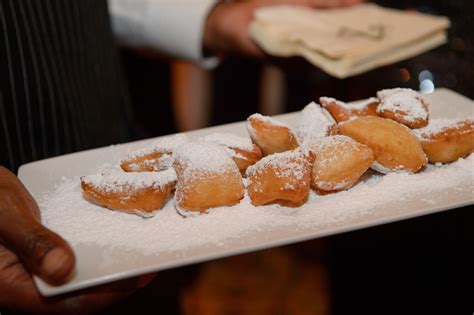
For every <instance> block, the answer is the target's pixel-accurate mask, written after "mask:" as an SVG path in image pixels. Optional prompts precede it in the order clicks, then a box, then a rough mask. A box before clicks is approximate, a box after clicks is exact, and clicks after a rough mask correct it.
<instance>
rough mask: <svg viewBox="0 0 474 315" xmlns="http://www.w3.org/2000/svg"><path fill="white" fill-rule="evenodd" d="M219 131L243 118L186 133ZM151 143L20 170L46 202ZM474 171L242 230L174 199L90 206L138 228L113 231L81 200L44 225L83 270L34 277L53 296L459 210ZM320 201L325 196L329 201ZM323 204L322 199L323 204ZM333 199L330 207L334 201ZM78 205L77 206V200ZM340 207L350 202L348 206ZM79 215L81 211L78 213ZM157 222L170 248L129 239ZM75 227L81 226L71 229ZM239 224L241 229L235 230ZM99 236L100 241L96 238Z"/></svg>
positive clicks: (437, 111)
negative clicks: (153, 212)
mask: <svg viewBox="0 0 474 315" xmlns="http://www.w3.org/2000/svg"><path fill="white" fill-rule="evenodd" d="M425 97H426V99H427V100H428V101H429V103H430V113H431V117H432V118H433V117H434V118H436V117H447V118H455V117H466V116H471V117H472V116H473V114H474V102H473V101H472V100H470V99H468V98H466V97H464V96H462V95H459V94H457V93H455V92H453V91H450V90H447V89H438V90H436V91H435V92H434V93H432V94H426V95H425ZM277 118H278V119H279V120H281V121H284V122H286V123H288V124H290V125H294V124H295V121H296V119H297V118H298V113H290V114H284V115H280V116H277ZM214 132H231V133H235V134H240V135H245V134H246V129H245V123H244V122H238V123H233V124H228V125H222V126H216V127H212V128H206V129H201V130H196V131H193V132H189V133H188V134H189V135H190V136H193V137H200V136H204V135H207V134H210V133H214ZM149 141H150V139H148V140H144V141H138V142H133V143H127V144H122V145H115V146H110V147H105V148H99V149H95V150H89V151H84V152H78V153H74V154H69V155H64V156H60V157H55V158H51V159H46V160H42V161H37V162H33V163H30V164H26V165H23V166H22V167H21V168H20V170H19V178H20V179H21V180H22V181H23V183H24V184H25V185H26V187H27V188H28V190H29V191H30V192H31V193H32V195H33V196H34V197H35V198H36V199H37V200H42V199H43V198H44V197H45V196H47V195H49V194H52V193H53V192H54V191H55V190H56V189H57V188H58V187H59V188H60V187H61V185H63V184H64V182H65V181H67V180H69V182H72V181H74V180H75V181H77V182H78V181H79V176H83V175H87V174H93V173H96V172H97V171H98V170H99V167H100V166H101V165H104V164H109V165H110V164H114V163H116V162H117V161H118V160H119V159H120V158H122V157H124V156H125V155H126V153H127V152H130V151H131V150H135V149H138V148H140V147H143V145H144V144H145V143H146V142H149ZM466 161H467V163H471V164H472V161H473V160H472V159H469V160H466ZM466 161H465V162H466ZM470 161H471V162H470ZM471 166H473V165H471ZM472 169H474V168H472V167H471V171H470V172H468V173H469V174H468V175H467V176H466V175H464V177H463V180H459V181H457V179H451V182H452V184H451V185H450V186H446V187H447V188H445V189H443V190H441V191H436V190H433V189H426V191H424V190H423V186H422V188H421V192H420V184H417V185H418V186H416V185H415V183H414V182H413V181H411V180H410V179H411V178H410V177H407V182H406V185H415V186H416V187H418V188H417V189H418V191H419V193H418V194H416V193H415V194H407V195H406V196H402V197H401V198H397V199H396V200H391V201H390V200H387V202H386V203H384V202H383V200H382V201H380V200H379V203H378V204H370V203H369V202H363V199H364V198H361V199H362V201H361V200H359V203H360V204H359V206H358V207H359V208H358V211H357V213H354V215H351V213H350V211H351V207H353V205H349V203H348V204H347V213H345V214H344V215H341V213H342V212H341V210H338V211H336V210H334V212H332V211H331V209H321V208H315V209H307V208H306V209H304V211H301V212H298V211H297V210H296V211H294V212H285V211H281V210H275V211H276V212H272V211H273V210H272V209H270V208H262V212H261V213H265V211H266V212H267V213H270V212H271V213H272V214H271V215H269V217H272V218H273V217H277V219H278V220H279V221H278V222H280V223H281V222H282V221H284V220H285V218H288V223H287V224H272V223H271V222H268V224H266V223H265V221H264V220H263V221H262V222H263V223H262V224H260V225H259V226H258V228H255V229H247V230H245V231H240V232H239V230H238V229H236V226H235V225H236V224H237V223H235V222H227V221H226V212H225V211H226V209H219V210H218V211H217V212H215V213H213V212H211V213H210V214H208V215H204V216H198V217H195V218H186V219H185V218H181V217H179V216H178V214H176V213H174V212H173V211H174V209H173V205H172V200H171V201H170V202H168V204H167V205H166V206H165V209H164V210H163V214H161V213H160V214H158V215H157V216H156V217H154V218H152V219H147V220H145V219H142V218H139V217H137V216H133V215H129V214H123V213H117V212H112V211H110V210H106V209H102V208H100V207H96V206H89V208H90V207H95V208H93V209H92V210H91V209H88V210H87V211H92V212H88V213H91V215H92V216H93V215H95V214H97V215H100V216H101V217H102V218H104V216H110V224H109V225H113V224H114V222H118V221H114V220H121V222H123V221H124V220H129V221H128V222H130V229H132V228H133V229H134V230H133V231H132V230H130V229H127V228H125V229H124V230H118V229H117V228H115V229H114V228H113V226H112V227H111V226H105V225H102V226H101V225H100V224H99V223H96V222H95V221H94V220H92V219H91V220H89V221H87V212H86V209H81V205H82V204H80V203H78V206H77V209H74V212H73V214H72V215H71V216H70V217H68V218H63V219H62V221H60V222H61V224H60V225H58V223H57V222H56V223H55V224H53V223H54V220H51V218H49V219H47V220H45V224H46V225H47V226H48V227H50V228H52V229H53V230H55V231H58V232H59V233H60V234H61V235H63V236H64V237H65V238H66V240H68V241H69V242H70V243H71V244H72V247H73V249H74V251H75V254H76V258H77V270H76V274H75V276H74V277H73V279H72V280H71V281H70V282H69V283H67V284H65V285H62V286H57V287H55V286H50V285H48V284H46V283H44V282H43V281H41V280H40V279H38V278H35V281H36V284H37V287H38V289H39V291H40V292H41V294H43V295H44V296H55V295H58V294H63V293H67V292H71V291H74V290H79V289H83V288H87V287H91V286H95V285H99V284H104V283H107V282H111V281H115V280H120V279H124V278H127V277H132V276H137V275H142V274H145V273H149V272H154V271H159V270H163V269H168V268H174V267H178V266H183V265H186V264H192V263H197V262H203V261H208V260H212V259H216V258H221V257H226V256H231V255H236V254H241V253H246V252H251V251H256V250H260V249H264V248H269V247H274V246H279V245H284V244H290V243H295V242H299V241H304V240H310V239H315V238H319V237H323V236H328V235H334V234H338V233H343V232H347V231H353V230H357V229H362V228H365V227H370V226H375V225H380V224H384V223H388V222H394V221H399V220H404V219H408V218H412V217H417V216H421V215H427V214H431V213H435V212H438V211H443V210H448V209H454V208H457V207H461V206H465V205H469V204H472V203H473V200H474V196H473V171H472ZM406 176H411V175H406ZM429 176H434V177H433V178H432V179H430V178H429V177H426V176H425V177H424V180H438V181H439V180H443V179H442V178H439V176H438V175H435V173H433V175H429ZM436 176H438V178H436ZM77 186H78V185H77ZM415 186H413V187H414V190H416V189H415V188H416V187H415ZM427 188H428V187H427ZM354 189H356V188H354ZM361 191H362V190H361ZM344 193H350V192H344ZM77 195H78V196H79V195H80V190H79V189H78V190H77ZM329 198H331V197H329ZM321 200H322V201H324V200H323V199H321ZM346 200H347V198H346ZM322 204H323V205H324V203H322ZM328 204H329V205H330V204H331V203H328ZM72 206H73V207H74V205H72ZM342 206H343V207H345V205H342ZM338 207H339V208H341V205H338ZM45 210H47V209H42V211H43V212H47V211H45ZM244 210H245V209H244ZM244 210H242V213H245V211H244ZM252 211H254V210H252ZM277 211H280V212H277ZM311 211H314V212H317V211H321V212H323V211H325V212H324V213H325V214H324V215H320V216H319V217H316V218H317V219H318V220H317V221H318V222H308V224H301V222H303V221H302V220H299V221H298V216H301V217H303V216H304V215H308V213H309V212H311ZM81 212H82V213H81ZM229 213H230V212H229ZM254 213H256V214H257V216H258V218H259V219H260V220H261V219H262V218H263V219H265V217H264V216H263V217H262V215H261V213H260V212H254ZM274 213H277V214H274ZM43 214H46V215H45V217H46V218H48V213H43ZM75 214H77V218H76V217H75ZM59 215H61V214H59ZM232 215H233V216H234V217H231V219H232V220H234V219H236V220H237V219H238V220H241V222H243V223H244V225H245V220H248V222H249V226H252V224H255V223H254V221H255V220H256V218H255V217H252V216H249V217H248V218H246V217H245V218H242V217H238V214H235V211H234V212H233V214H232ZM309 215H310V213H309ZM49 217H50V216H49ZM85 217H86V218H85ZM80 218H82V219H81V220H84V222H87V224H83V225H81V226H80V227H79V228H78V222H76V220H80ZM167 218H168V219H169V218H173V219H172V221H170V223H169V224H170V226H169V229H170V230H169V233H170V235H167V234H166V233H167V227H166V226H165V225H166V222H167V221H163V220H167ZM308 218H311V216H308ZM300 219H301V218H300ZM153 220H155V221H153ZM160 220H162V221H160ZM190 220H191V221H190ZM212 220H214V221H212ZM313 221H314V218H313ZM52 222H53V223H52ZM97 222H98V221H97ZM200 222H202V224H203V226H204V224H206V227H207V228H209V226H210V225H212V222H215V223H216V224H215V225H216V226H214V227H213V228H212V229H210V230H209V231H207V230H203V231H202V233H201V232H200V231H199V224H200ZM292 222H299V223H292ZM81 224H82V223H81ZM102 224H103V222H102ZM153 224H156V226H157V233H163V234H162V235H163V243H165V240H167V241H168V242H169V241H170V240H176V242H175V243H172V245H171V246H170V245H169V244H168V246H165V247H164V246H161V247H160V246H158V245H160V244H158V243H159V242H158V243H157V246H156V251H153V250H152V251H150V248H153V245H150V244H146V245H147V246H146V249H147V250H146V251H144V250H143V248H142V247H140V246H137V247H136V248H133V245H132V247H131V246H130V243H127V233H140V230H141V228H140V227H141V226H143V231H145V230H147V231H149V229H150V226H152V225H153ZM180 224H183V226H184V224H186V226H188V227H189V228H186V230H187V231H186V233H183V236H182V237H183V238H182V242H183V243H185V242H187V243H186V244H188V245H189V246H187V245H186V244H180V242H181V241H180V236H179V235H178V236H176V235H171V234H172V233H175V234H176V233H179V231H180V230H179V225H180ZM232 224H234V225H232ZM171 225H173V226H171ZM137 227H138V228H137ZM74 229H76V230H77V229H79V230H78V231H76V232H73V230H74ZM81 229H82V231H81ZM234 230H235V232H233V231H234ZM190 231H197V232H195V235H194V236H193V235H191V236H190V235H189V233H190ZM213 231H214V233H216V235H217V236H216V237H217V238H219V237H220V238H223V237H224V236H225V239H217V240H216V241H209V240H210V239H212V237H210V236H209V235H206V234H209V233H213ZM75 233H76V234H75ZM78 233H79V234H78ZM107 233H108V234H107ZM114 233H116V235H115V236H116V238H117V243H116V244H109V243H107V242H100V240H101V238H102V237H103V238H104V239H105V238H107V239H112V240H113V239H114V237H115V236H114ZM226 233H227V234H226ZM232 233H234V234H232ZM84 234H87V237H89V239H90V241H87V242H85V241H81V240H79V241H78V240H77V239H75V235H82V236H84ZM190 237H191V238H194V241H195V245H193V244H194V243H193V240H192V239H190ZM186 238H187V239H186ZM94 239H95V240H97V242H96V241H95V240H94ZM199 239H201V242H199V241H198V240H199ZM120 240H123V242H124V244H125V243H127V244H128V245H129V246H128V247H127V246H121V243H120ZM150 241H156V238H155V239H153V238H152V239H148V238H147V236H144V239H143V242H150ZM161 245H163V244H161ZM144 248H145V247H144Z"/></svg>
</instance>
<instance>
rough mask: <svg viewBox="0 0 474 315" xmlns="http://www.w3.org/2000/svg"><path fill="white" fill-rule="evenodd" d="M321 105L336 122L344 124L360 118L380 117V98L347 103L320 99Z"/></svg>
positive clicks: (331, 99)
mask: <svg viewBox="0 0 474 315" xmlns="http://www.w3.org/2000/svg"><path fill="white" fill-rule="evenodd" d="M319 103H320V104H321V106H322V107H324V108H325V109H326V110H327V111H328V112H329V113H331V115H332V117H333V118H334V120H335V121H337V122H338V123H339V122H342V121H346V120H349V119H353V118H354V117H359V116H378V114H377V106H378V105H379V103H380V101H379V99H378V98H375V97H371V98H368V99H366V100H361V101H356V102H350V103H345V102H341V101H338V100H336V99H335V98H332V97H320V98H319Z"/></svg>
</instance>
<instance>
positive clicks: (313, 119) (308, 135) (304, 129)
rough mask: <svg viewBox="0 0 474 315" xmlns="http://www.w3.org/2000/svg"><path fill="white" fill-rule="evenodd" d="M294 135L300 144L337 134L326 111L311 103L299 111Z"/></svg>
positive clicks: (334, 122)
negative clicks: (299, 114)
mask: <svg viewBox="0 0 474 315" xmlns="http://www.w3.org/2000/svg"><path fill="white" fill-rule="evenodd" d="M296 134H297V136H298V140H299V142H300V144H301V143H305V142H312V141H315V140H317V139H319V138H322V137H326V136H329V135H335V134H337V124H336V121H335V120H334V119H333V118H332V116H331V114H330V113H329V112H328V111H327V110H325V109H324V108H322V107H321V106H319V105H318V104H316V103H315V102H311V103H309V104H308V105H306V106H305V108H304V109H303V110H302V111H301V116H300V119H299V121H298V126H297V129H296Z"/></svg>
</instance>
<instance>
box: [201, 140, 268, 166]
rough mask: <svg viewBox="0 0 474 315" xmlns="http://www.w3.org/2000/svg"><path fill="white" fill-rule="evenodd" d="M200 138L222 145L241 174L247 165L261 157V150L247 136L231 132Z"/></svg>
mask: <svg viewBox="0 0 474 315" xmlns="http://www.w3.org/2000/svg"><path fill="white" fill-rule="evenodd" d="M202 140H203V141H206V142H213V143H216V144H219V145H222V146H224V147H225V148H226V149H227V152H228V153H229V155H230V156H231V157H232V159H234V162H235V164H237V166H238V168H239V170H240V172H241V173H242V174H245V170H246V169H247V167H249V166H250V165H253V164H255V163H256V162H257V161H258V160H260V159H261V158H262V151H261V150H260V148H259V147H258V146H256V145H255V144H253V143H252V141H251V140H250V138H248V137H240V136H237V135H234V134H231V133H213V134H210V135H208V136H205V137H204V138H202Z"/></svg>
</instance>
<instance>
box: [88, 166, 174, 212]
mask: <svg viewBox="0 0 474 315" xmlns="http://www.w3.org/2000/svg"><path fill="white" fill-rule="evenodd" d="M175 184H176V172H175V171H174V169H172V168H171V169H168V170H166V171H162V172H140V173H127V172H122V171H113V172H109V173H104V174H98V175H90V176H84V177H82V178H81V187H82V191H83V197H84V199H86V200H88V201H90V202H92V203H95V204H97V205H99V206H102V207H106V208H109V209H111V210H117V211H121V212H128V213H133V214H137V215H140V216H143V217H152V216H153V215H154V212H155V211H157V210H160V209H161V208H162V207H163V204H164V203H165V201H166V199H167V198H168V196H169V195H170V194H171V192H172V190H173V189H174V186H175Z"/></svg>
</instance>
